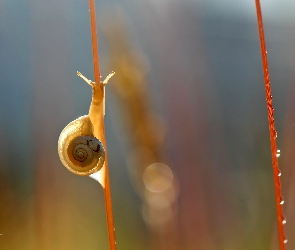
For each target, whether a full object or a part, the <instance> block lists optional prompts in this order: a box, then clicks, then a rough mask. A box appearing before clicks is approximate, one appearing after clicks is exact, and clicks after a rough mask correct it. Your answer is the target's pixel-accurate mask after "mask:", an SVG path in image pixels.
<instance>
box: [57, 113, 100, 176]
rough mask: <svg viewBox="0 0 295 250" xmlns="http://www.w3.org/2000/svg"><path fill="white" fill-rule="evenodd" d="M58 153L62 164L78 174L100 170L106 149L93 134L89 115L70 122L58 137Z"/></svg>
mask: <svg viewBox="0 0 295 250" xmlns="http://www.w3.org/2000/svg"><path fill="white" fill-rule="evenodd" d="M58 154H59V158H60V160H61V162H62V164H63V165H64V166H65V167H66V168H67V169H68V170H70V171H71V172H72V173H74V174H77V175H84V176H85V175H90V174H93V173H95V172H97V171H99V170H100V169H101V168H102V166H103V163H104V159H105V150H104V147H103V145H102V143H101V142H100V140H98V139H97V138H95V137H94V136H93V127H92V123H91V121H90V118H89V116H88V115H85V116H81V117H79V118H78V119H76V120H74V121H72V122H70V123H69V124H68V125H67V126H66V127H65V128H64V129H63V131H62V132H61V134H60V136H59V139H58Z"/></svg>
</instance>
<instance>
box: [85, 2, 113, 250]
mask: <svg viewBox="0 0 295 250" xmlns="http://www.w3.org/2000/svg"><path fill="white" fill-rule="evenodd" d="M89 9H90V27H91V40H92V56H93V67H94V81H95V82H96V83H97V85H96V86H97V89H94V96H95V95H99V96H101V98H105V97H104V86H101V85H102V84H100V68H99V55H98V40H97V34H96V14H95V2H94V0H89ZM93 102H95V100H93ZM103 103H104V102H103ZM103 105H104V104H103ZM103 109H104V107H103ZM103 115H104V114H102V116H103ZM100 116H101V115H100V114H98V117H99V118H100ZM99 120H101V121H100V122H101V124H100V134H101V136H100V139H101V141H102V143H103V145H104V146H105V155H106V156H105V163H104V170H103V169H102V170H101V172H102V174H101V175H102V178H103V180H102V184H103V185H102V186H103V190H104V197H105V207H106V218H107V227H108V237H109V246H110V250H116V237H115V225H114V217H113V209H112V198H111V188H110V178H109V168H108V159H107V158H108V157H107V147H106V139H105V131H104V122H103V117H101V118H100V119H99ZM103 171H104V172H103Z"/></svg>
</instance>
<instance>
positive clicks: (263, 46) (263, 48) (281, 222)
mask: <svg viewBox="0 0 295 250" xmlns="http://www.w3.org/2000/svg"><path fill="white" fill-rule="evenodd" d="M255 3H256V12H257V22H258V31H259V38H260V49H261V57H262V67H263V75H264V86H265V92H266V106H267V111H268V124H269V133H270V145H271V154H272V167H273V176H274V186H275V197H276V210H277V223H278V238H279V249H280V250H285V243H286V242H287V240H286V238H285V233H284V223H285V218H284V215H283V209H282V204H283V203H284V201H283V198H282V195H281V181H280V176H281V173H280V169H279V163H278V157H277V154H278V151H277V144H276V137H277V132H276V130H275V119H274V109H273V105H272V95H271V86H270V78H269V72H268V60H267V50H266V44H265V39H264V30H263V22H262V13H261V6H260V1H259V0H255Z"/></svg>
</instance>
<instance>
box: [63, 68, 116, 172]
mask: <svg viewBox="0 0 295 250" xmlns="http://www.w3.org/2000/svg"><path fill="white" fill-rule="evenodd" d="M114 74H115V72H112V73H111V74H109V75H108V76H107V78H106V79H105V80H104V81H103V82H101V84H103V85H104V84H106V83H107V82H108V80H109V79H110V78H111V77H112V76H113V75H114ZM77 75H78V76H80V77H81V78H82V79H83V80H85V81H86V82H87V83H88V84H89V85H90V86H91V87H92V88H93V90H94V87H95V84H96V83H95V82H92V81H91V80H88V79H87V78H86V77H85V76H83V75H82V74H81V73H80V72H77ZM93 92H94V91H93ZM93 96H94V94H93ZM93 96H92V98H93V100H94V101H95V99H94V97H93ZM93 100H92V104H91V106H90V110H93V106H95V104H93V102H94V101H93ZM102 102H103V100H99V103H102ZM96 106H98V107H99V108H101V105H96ZM94 110H95V109H94ZM92 112H93V111H92ZM97 112H100V111H99V110H98V111H97ZM94 117H95V116H94ZM58 154H59V158H60V160H61V162H62V164H63V165H64V166H65V167H66V168H67V169H68V170H69V171H71V172H72V173H74V174H76V175H81V176H88V175H91V174H93V173H95V172H97V171H99V170H100V169H101V168H102V167H103V164H104V160H105V149H104V146H103V144H102V143H101V141H100V140H99V139H98V138H96V137H95V136H94V127H93V124H92V122H91V117H90V115H84V116H81V117H79V118H77V119H76V120H74V121H72V122H70V123H69V124H68V125H67V126H66V127H65V128H64V129H63V130H62V132H61V134H60V136H59V139H58Z"/></svg>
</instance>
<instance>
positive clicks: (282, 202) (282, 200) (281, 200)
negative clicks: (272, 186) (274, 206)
mask: <svg viewBox="0 0 295 250" xmlns="http://www.w3.org/2000/svg"><path fill="white" fill-rule="evenodd" d="M284 203H285V201H284V199H283V197H281V198H280V204H281V205H283V204H284Z"/></svg>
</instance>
